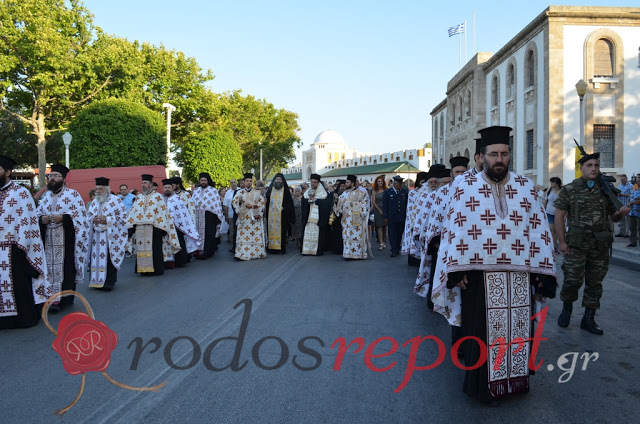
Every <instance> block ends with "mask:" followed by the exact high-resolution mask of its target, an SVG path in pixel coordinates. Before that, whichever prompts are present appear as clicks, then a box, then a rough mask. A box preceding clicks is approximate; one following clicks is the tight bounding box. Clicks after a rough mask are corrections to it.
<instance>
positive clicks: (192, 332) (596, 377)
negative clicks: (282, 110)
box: [0, 244, 640, 424]
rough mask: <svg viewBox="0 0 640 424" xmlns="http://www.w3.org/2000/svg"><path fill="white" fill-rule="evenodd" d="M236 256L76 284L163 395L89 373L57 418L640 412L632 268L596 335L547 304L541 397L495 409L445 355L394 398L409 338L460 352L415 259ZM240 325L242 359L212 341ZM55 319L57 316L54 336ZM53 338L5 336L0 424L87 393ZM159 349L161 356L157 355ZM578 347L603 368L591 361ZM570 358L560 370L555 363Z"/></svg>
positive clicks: (497, 418) (127, 361) (527, 417)
mask: <svg viewBox="0 0 640 424" xmlns="http://www.w3.org/2000/svg"><path fill="white" fill-rule="evenodd" d="M290 247H291V246H290ZM227 248H228V245H226V244H225V245H224V246H223V248H221V249H220V251H219V252H218V254H217V255H216V257H215V258H213V259H210V260H208V261H198V262H192V263H190V264H189V265H188V266H187V267H186V268H184V269H175V270H168V271H166V273H165V275H163V276H160V277H140V276H138V275H136V274H134V272H133V261H132V260H131V259H127V260H126V261H125V264H124V266H123V269H122V270H121V271H120V274H119V281H118V283H117V286H116V289H115V290H114V291H112V292H102V291H99V290H94V289H90V288H88V287H87V286H86V285H83V286H81V287H79V288H78V291H79V292H80V293H82V294H83V295H84V296H86V298H87V300H88V301H89V303H90V304H91V306H92V308H93V311H94V312H95V315H96V319H98V320H101V321H103V322H104V323H105V324H107V325H108V326H109V327H110V328H111V329H112V330H113V331H115V332H116V334H117V336H118V345H117V347H116V349H115V350H114V352H113V354H112V356H111V363H110V365H109V368H108V373H109V375H110V376H111V377H113V378H114V379H116V380H118V381H121V382H123V383H126V384H129V385H131V386H149V385H154V384H158V383H161V382H166V386H165V387H164V388H162V389H160V391H159V392H158V393H153V392H134V391H130V390H124V389H122V388H119V387H116V386H114V385H112V384H111V383H109V382H108V381H107V380H106V379H105V378H104V376H103V375H101V374H99V373H95V372H92V373H88V374H87V382H86V387H85V390H84V394H83V395H82V397H81V398H80V400H79V401H78V403H77V404H76V405H75V406H74V407H73V408H72V409H71V410H70V411H69V412H68V413H67V414H66V415H65V416H64V418H63V420H62V422H69V423H92V424H97V423H134V422H145V423H174V422H179V423H384V422H401V423H414V422H415V423H418V422H420V423H424V422H456V421H463V422H466V423H475V422H492V423H514V422H527V423H528V422H531V423H533V422H536V423H537V422H548V423H555V422H558V423H560V422H561V423H574V422H575V423H581V422H594V423H609V422H632V421H635V419H634V418H633V417H634V416H636V418H637V412H638V410H637V405H638V403H639V402H640V382H639V379H638V378H637V377H638V375H639V374H638V369H637V368H638V367H640V353H639V350H638V348H639V347H640V343H639V341H640V332H639V331H638V329H637V328H638V326H637V322H638V321H640V311H639V306H638V305H639V303H640V302H639V300H640V293H639V291H640V278H639V276H640V273H638V272H637V270H633V269H629V268H624V267H621V266H619V265H612V266H611V268H610V270H609V273H608V275H607V278H606V280H605V283H604V286H605V289H604V297H603V301H602V309H601V312H599V313H598V315H597V316H596V320H597V322H598V323H599V325H600V326H601V327H602V328H603V329H604V331H605V335H604V336H602V337H598V336H593V335H591V334H589V333H587V332H585V331H583V330H581V329H580V328H579V323H580V316H579V313H580V309H581V308H579V307H578V308H576V309H577V311H574V316H573V318H572V322H571V326H570V327H569V328H567V329H561V328H559V327H558V326H557V325H556V323H555V322H556V319H557V316H558V313H559V311H560V309H561V302H560V300H559V299H558V298H556V299H553V300H550V301H549V302H548V306H549V312H548V319H547V322H546V325H545V327H544V331H543V336H544V337H547V338H548V340H546V341H543V342H542V345H541V347H540V352H539V354H538V358H539V359H542V360H543V365H542V367H541V369H540V370H539V371H538V372H537V373H536V375H535V376H533V377H531V386H532V388H531V392H530V393H529V394H528V395H520V396H515V397H512V398H510V399H508V400H506V401H504V402H502V404H501V406H500V407H498V408H488V407H486V406H484V405H483V404H479V403H477V402H475V401H473V400H471V399H469V398H467V397H466V396H465V395H464V394H463V393H462V392H461V387H462V380H463V371H461V370H459V369H457V368H456V367H455V366H454V365H453V364H452V362H451V357H450V355H449V354H448V353H447V355H446V358H445V359H444V361H443V362H442V364H441V365H439V366H437V367H435V368H433V369H430V370H428V371H415V372H414V373H413V375H411V376H410V379H409V380H408V382H407V384H406V386H405V387H404V388H403V389H402V390H399V391H397V392H394V391H396V390H397V388H398V387H399V386H400V385H401V382H403V379H404V378H405V373H406V370H407V365H408V363H409V361H410V355H409V352H410V345H409V344H407V345H406V346H403V345H404V343H405V342H407V340H409V339H411V338H413V337H416V336H426V335H433V336H437V337H438V338H440V339H441V340H443V342H444V343H445V345H446V347H447V348H449V347H450V334H451V332H450V328H449V327H448V325H447V323H446V321H445V320H444V318H443V317H442V316H440V315H438V314H435V313H432V312H429V311H428V310H427V308H426V304H425V301H424V299H422V298H420V297H418V296H416V295H414V294H413V293H412V290H411V289H412V286H413V281H414V279H415V273H416V269H415V268H410V267H408V266H407V262H406V257H398V258H390V257H389V252H388V251H387V252H384V254H381V253H379V252H377V251H376V252H374V253H375V254H376V257H375V258H374V259H369V260H367V261H349V262H347V261H344V260H343V259H342V258H341V257H339V256H335V255H333V254H326V255H325V256H323V257H303V256H301V255H299V254H298V253H297V252H294V251H293V250H290V252H289V253H288V254H287V255H285V256H280V255H270V256H269V257H268V258H266V259H263V260H256V261H251V262H241V263H238V262H234V261H233V260H232V257H231V254H230V253H228V252H227V251H226V250H227ZM245 299H247V300H245ZM243 300H245V301H244V302H241V301H243ZM249 300H250V302H249ZM249 304H250V308H251V311H250V313H249V312H248V309H247V307H248V306H249ZM235 306H237V308H235V309H234V307H235ZM576 306H578V305H576ZM72 310H76V311H80V310H83V307H82V304H81V303H80V302H78V301H76V304H75V305H74V307H73V308H72ZM243 317H244V324H245V325H244V327H245V331H244V338H243V339H244V340H243V343H242V346H240V347H241V349H239V356H238V357H237V358H235V359H236V361H235V362H234V361H233V359H234V355H235V353H236V347H238V343H237V341H238V340H237V339H232V338H230V339H226V340H223V341H218V342H214V341H215V340H216V339H219V338H221V337H239V334H240V333H241V327H243V325H242V323H243ZM60 318H61V315H50V319H51V323H52V325H53V326H54V327H57V323H58V321H59V320H60ZM247 318H248V321H247ZM265 337H267V339H265V340H262V341H261V339H263V338H265ZM340 337H343V338H345V340H346V342H347V343H349V342H350V341H351V340H354V339H356V338H358V337H360V338H362V339H363V342H364V347H363V348H362V350H360V351H359V352H358V353H354V350H355V346H351V347H350V348H349V349H348V352H347V353H346V354H344V357H343V359H342V361H341V363H340V369H339V370H334V367H336V366H337V362H340V358H339V355H338V346H336V347H334V348H333V349H332V348H331V346H332V344H333V343H334V341H336V340H337V339H339V338H340ZM136 338H140V341H141V343H140V347H142V346H143V345H144V344H146V343H147V342H149V341H151V340H152V339H153V338H157V339H156V340H155V341H154V342H151V343H150V344H149V345H148V346H146V347H145V350H144V351H142V352H138V354H136V346H137V342H136V341H135V339H136ZM380 338H385V339H383V340H381V341H380V342H379V344H378V345H377V347H375V349H373V348H372V349H373V350H371V351H370V353H373V354H374V355H375V354H382V353H384V352H386V351H388V350H389V349H390V348H391V347H392V346H393V345H394V340H395V341H396V342H397V343H398V348H397V351H396V352H395V353H393V354H391V355H390V356H387V357H378V358H372V359H370V362H369V367H371V368H373V367H378V368H379V369H381V368H384V367H387V366H390V365H391V364H395V365H394V366H393V367H392V368H390V369H389V370H387V371H383V372H375V371H372V370H370V369H369V368H368V365H367V363H366V362H365V351H366V350H367V348H368V346H370V345H371V343H372V342H374V340H377V339H380ZM53 340H54V335H53V334H52V333H51V332H49V330H48V329H47V328H46V327H45V326H44V325H43V324H42V323H41V324H39V325H38V326H37V327H34V328H30V329H22V330H7V331H0V376H1V378H2V384H0V399H1V400H2V401H1V404H2V416H1V418H0V422H2V423H51V422H58V421H59V419H58V418H57V417H55V416H52V413H53V412H54V411H55V410H57V409H59V408H62V407H64V406H66V405H67V404H69V403H70V402H71V401H72V400H73V399H74V397H75V396H76V394H77V393H78V390H79V388H80V380H81V377H80V376H79V375H75V376H72V375H69V374H67V373H66V372H65V370H64V368H63V366H62V362H61V360H60V357H59V356H58V354H57V353H55V352H54V351H53V349H52V348H51V343H52V341H53ZM301 340H302V342H301ZM172 341H173V342H172ZM154 343H155V344H158V345H159V348H158V349H157V351H155V352H153V353H152V352H151V351H152V350H153V347H154V346H155V345H154ZM207 347H210V348H209V349H207ZM573 353H575V354H573ZM584 353H589V354H593V353H597V356H598V358H597V360H595V361H594V360H591V361H589V362H587V363H586V365H584V362H585V361H584V356H583V354H584ZM565 354H566V355H565ZM563 355H564V358H565V359H566V361H565V363H564V364H560V365H558V362H559V359H560V358H561V357H563ZM437 357H438V348H437V346H436V343H434V342H429V341H427V342H424V343H422V345H421V347H420V349H419V354H418V360H417V362H416V365H417V366H424V365H428V364H431V363H433V362H434V361H435V360H436V359H437ZM574 358H575V363H574V362H573V360H574ZM591 358H594V356H593V355H592V356H591ZM572 364H574V365H575V366H574V367H573V372H571V371H570V369H571V365H572ZM549 365H553V366H554V369H553V370H552V371H550V370H549V368H550V367H549ZM225 367H226V368H225ZM175 368H182V369H175ZM563 369H564V370H563ZM560 381H564V382H560Z"/></svg>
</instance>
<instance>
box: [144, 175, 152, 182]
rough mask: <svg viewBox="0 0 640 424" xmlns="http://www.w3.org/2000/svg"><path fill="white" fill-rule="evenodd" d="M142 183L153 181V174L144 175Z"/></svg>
mask: <svg viewBox="0 0 640 424" xmlns="http://www.w3.org/2000/svg"><path fill="white" fill-rule="evenodd" d="M142 181H153V175H151V174H142Z"/></svg>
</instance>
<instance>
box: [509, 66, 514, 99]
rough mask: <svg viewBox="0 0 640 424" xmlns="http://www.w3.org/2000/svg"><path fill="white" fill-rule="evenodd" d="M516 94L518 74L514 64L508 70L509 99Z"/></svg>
mask: <svg viewBox="0 0 640 424" xmlns="http://www.w3.org/2000/svg"><path fill="white" fill-rule="evenodd" d="M515 94H516V72H515V67H514V66H513V63H512V64H510V65H509V67H508V68H507V99H510V98H512V97H514V96H515Z"/></svg>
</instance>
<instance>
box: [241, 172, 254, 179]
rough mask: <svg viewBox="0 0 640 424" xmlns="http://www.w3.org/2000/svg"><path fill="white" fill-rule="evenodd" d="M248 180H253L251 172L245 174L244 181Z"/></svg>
mask: <svg viewBox="0 0 640 424" xmlns="http://www.w3.org/2000/svg"><path fill="white" fill-rule="evenodd" d="M247 178H251V179H253V174H252V173H251V172H247V173H245V174H244V178H243V179H244V180H246V179H247Z"/></svg>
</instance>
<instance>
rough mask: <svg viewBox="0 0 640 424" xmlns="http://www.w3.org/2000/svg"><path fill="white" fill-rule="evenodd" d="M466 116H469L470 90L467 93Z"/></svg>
mask: <svg viewBox="0 0 640 424" xmlns="http://www.w3.org/2000/svg"><path fill="white" fill-rule="evenodd" d="M467 116H471V90H469V91H467Z"/></svg>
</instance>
